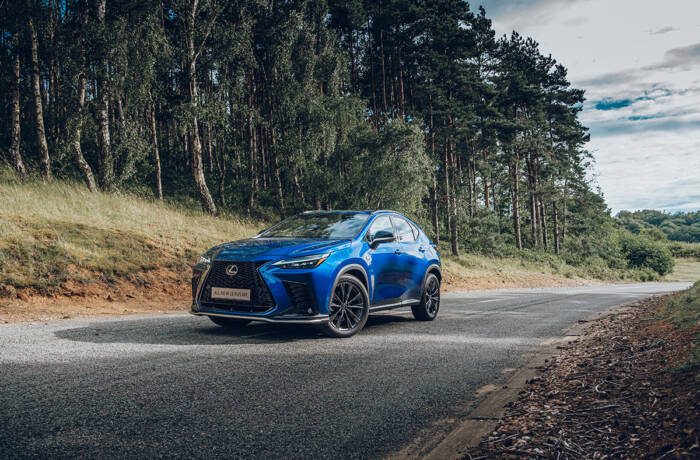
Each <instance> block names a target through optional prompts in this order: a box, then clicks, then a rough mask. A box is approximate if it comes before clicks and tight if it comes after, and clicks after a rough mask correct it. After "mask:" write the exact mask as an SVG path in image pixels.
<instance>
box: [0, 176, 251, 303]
mask: <svg viewBox="0 0 700 460" xmlns="http://www.w3.org/2000/svg"><path fill="white" fill-rule="evenodd" d="M0 203H2V205H1V206H0V287H1V288H2V290H4V291H5V293H7V292H10V293H12V292H13V291H14V290H15V289H18V288H19V289H22V288H29V289H30V290H32V291H34V292H37V293H40V294H46V293H51V292H52V291H53V290H55V289H56V288H57V287H58V286H60V285H61V284H62V283H64V282H66V281H68V280H71V281H72V282H75V281H77V282H82V283H90V282H106V283H109V282H113V281H115V280H117V279H118V278H123V277H127V278H129V277H132V278H133V277H134V276H136V275H138V274H140V273H144V272H148V271H151V270H156V269H170V270H174V271H178V272H180V271H181V272H183V274H184V273H186V269H187V266H188V264H190V263H192V262H193V261H194V258H195V257H196V256H197V254H198V253H199V252H200V251H203V250H205V249H207V248H208V247H210V246H212V245H213V244H215V243H219V242H222V241H229V240H233V239H237V238H243V237H247V236H250V235H253V234H255V233H256V232H257V230H259V229H260V228H261V225H256V224H255V223H252V222H248V221H245V220H242V219H239V218H235V217H231V216H227V217H226V218H214V217H211V216H208V215H205V214H203V213H201V212H197V211H194V210H189V209H184V208H181V207H178V206H175V205H172V204H167V203H163V202H157V201H153V200H148V199H143V198H139V197H136V196H133V195H127V194H119V193H116V194H107V193H90V192H89V191H87V190H86V189H85V188H84V187H83V186H81V185H76V184H70V183H65V182H52V183H44V182H41V181H30V182H24V183H20V182H18V181H16V180H13V179H11V178H10V179H7V178H2V180H0ZM183 276H184V275H183Z"/></svg>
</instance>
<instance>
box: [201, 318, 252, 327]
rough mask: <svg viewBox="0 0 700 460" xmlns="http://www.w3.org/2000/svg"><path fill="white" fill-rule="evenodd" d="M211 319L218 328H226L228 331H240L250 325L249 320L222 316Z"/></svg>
mask: <svg viewBox="0 0 700 460" xmlns="http://www.w3.org/2000/svg"><path fill="white" fill-rule="evenodd" d="M209 319H210V320H212V322H213V323H214V324H216V325H217V326H221V327H225V328H226V329H240V328H242V327H245V326H246V325H247V324H248V323H250V320H249V319H238V318H223V317H221V316H210V317H209Z"/></svg>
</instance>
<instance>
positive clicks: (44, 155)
mask: <svg viewBox="0 0 700 460" xmlns="http://www.w3.org/2000/svg"><path fill="white" fill-rule="evenodd" d="M28 27H29V40H30V42H31V49H32V53H31V54H32V83H33V89H34V114H35V116H36V139H37V145H38V146H39V154H40V156H41V157H40V160H41V175H42V176H43V177H44V179H46V180H50V179H51V158H50V157H49V145H48V143H47V142H46V131H45V130H44V108H43V103H42V100H41V74H40V73H39V39H38V38H37V35H36V29H35V28H34V20H33V19H32V18H31V17H30V18H29V21H28Z"/></svg>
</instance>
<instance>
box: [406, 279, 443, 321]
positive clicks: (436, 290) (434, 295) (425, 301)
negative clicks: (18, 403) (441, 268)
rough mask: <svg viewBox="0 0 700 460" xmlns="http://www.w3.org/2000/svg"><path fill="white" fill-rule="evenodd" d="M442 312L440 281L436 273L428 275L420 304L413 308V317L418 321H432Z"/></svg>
mask: <svg viewBox="0 0 700 460" xmlns="http://www.w3.org/2000/svg"><path fill="white" fill-rule="evenodd" d="M439 310H440V280H439V279H438V277H437V276H435V274H434V273H428V276H427V277H426V278H425V284H424V285H423V295H422V296H421V300H420V303H419V304H418V305H414V306H412V307H411V311H412V312H413V317H414V318H416V319H417V320H418V321H432V320H434V319H435V318H437V315H438V311H439Z"/></svg>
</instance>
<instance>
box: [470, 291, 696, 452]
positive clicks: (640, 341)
mask: <svg viewBox="0 0 700 460" xmlns="http://www.w3.org/2000/svg"><path fill="white" fill-rule="evenodd" d="M663 304H664V299H662V298H653V299H648V300H645V301H641V302H637V303H635V304H632V305H631V306H629V307H628V308H625V309H622V310H619V311H617V312H616V313H613V314H610V315H608V316H605V317H603V318H602V319H599V320H596V321H594V322H592V323H590V325H588V326H587V328H586V331H585V334H584V335H583V336H582V337H581V338H580V339H579V340H576V341H573V342H570V343H568V344H566V345H563V346H561V347H560V349H561V353H560V354H559V355H558V356H557V357H556V358H555V359H554V360H552V361H549V362H548V363H546V364H545V366H544V367H543V369H542V374H541V376H539V377H537V378H535V379H533V380H531V381H530V382H528V384H527V386H526V388H525V390H523V391H522V392H521V394H520V396H519V399H518V400H517V401H516V402H514V403H511V404H510V405H509V406H508V409H507V411H506V414H505V416H504V417H503V418H502V419H501V421H500V422H499V424H498V426H497V428H496V430H495V431H493V432H492V433H491V434H490V435H489V436H487V437H486V438H485V439H484V440H483V441H482V442H481V444H480V445H479V446H478V447H476V448H473V449H471V450H470V451H469V452H468V453H467V455H466V456H465V457H464V458H471V459H476V458H523V457H528V458H610V457H613V458H661V457H664V458H698V457H700V440H699V439H698V437H699V435H700V369H698V367H688V366H687V365H685V363H687V362H688V360H689V358H690V356H691V354H692V353H693V350H694V348H695V347H697V342H696V341H695V337H696V334H697V333H698V330H700V326H698V325H696V326H695V327H692V328H686V329H680V328H679V327H677V326H675V325H673V324H670V323H668V322H665V321H662V320H660V319H659V312H660V310H661V309H662V307H663Z"/></svg>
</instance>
